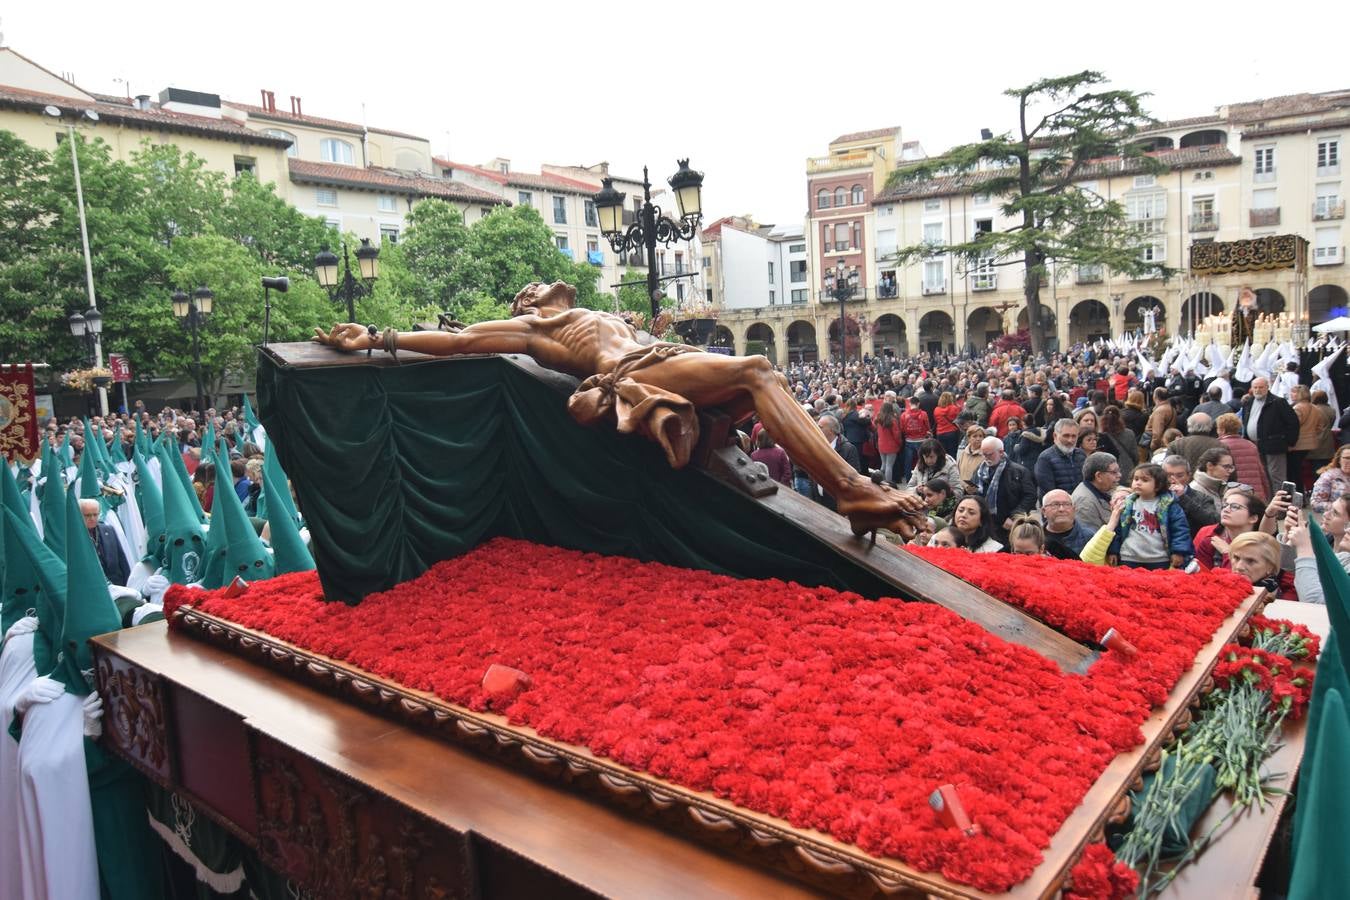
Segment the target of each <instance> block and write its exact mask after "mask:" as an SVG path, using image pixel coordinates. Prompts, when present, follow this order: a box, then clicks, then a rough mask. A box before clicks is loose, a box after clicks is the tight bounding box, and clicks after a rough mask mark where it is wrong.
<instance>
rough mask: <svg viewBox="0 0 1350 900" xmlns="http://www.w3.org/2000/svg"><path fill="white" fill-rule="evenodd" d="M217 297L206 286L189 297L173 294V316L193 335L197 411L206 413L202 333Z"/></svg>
mask: <svg viewBox="0 0 1350 900" xmlns="http://www.w3.org/2000/svg"><path fill="white" fill-rule="evenodd" d="M215 299H216V295H215V294H214V293H212V292H211V289H210V288H208V287H206V286H205V285H203V286H201V287H199V288H197V289H196V290H195V291H193V292H192V295H191V296H188V294H187V293H185V292H184V291H174V292H173V298H172V300H173V314H174V316H176V317H177V318H178V322H179V324H180V325H182V326H183V327H184V328H186V329H187V330H188V331H189V332H191V333H192V372H193V376H194V377H195V378H196V381H197V410H198V411H199V412H203V413H204V412H206V391H205V390H204V389H203V388H202V344H201V332H202V331H203V330H204V329H205V328H206V320H207V319H208V318H210V316H211V306H212V304H213V303H214V302H215Z"/></svg>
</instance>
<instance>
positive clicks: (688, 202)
mask: <svg viewBox="0 0 1350 900" xmlns="http://www.w3.org/2000/svg"><path fill="white" fill-rule="evenodd" d="M679 164H680V168H679V171H677V172H676V173H675V174H674V175H672V176H670V179H669V184H670V187H671V189H672V190H674V191H675V203H676V205H677V206H679V209H680V219H679V221H678V222H676V221H675V220H673V219H671V218H670V217H669V216H665V215H662V213H661V207H659V206H656V205H655V204H653V203H652V185H651V182H650V181H649V180H648V178H647V167H646V166H643V167H642V208H641V209H640V210H638V220H637V221H636V222H634V223H633V224H632V225H629V226H628V228H627V229H625V228H624V227H623V201H624V194H622V193H620V192H619V191H616V190H614V179H612V178H606V179H604V181H603V183H602V185H601V187H600V192H599V193H598V194H596V195H595V198H594V203H595V211H596V213H597V214H598V215H599V217H600V232H601V233H602V234H604V236H605V238H606V239H607V240H608V241H609V246H610V247H612V248H613V249H614V252H615V253H624V252H627V251H629V250H636V249H637V248H638V247H643V248H645V249H646V251H647V297H648V299H650V300H651V303H652V321H653V322H655V321H656V317H657V316H658V315H660V313H661V287H660V282H661V277H660V275H659V274H658V272H657V271H656V245H657V243H658V242H659V243H662V244H665V245H666V246H670V245H671V244H674V243H676V242H677V241H689V240H693V237H694V235H695V234H696V233H697V232H698V223H699V222H700V221H702V220H703V173H702V172H695V171H694V170H693V169H691V168H689V160H687V159H682V160H679ZM681 274H683V273H677V276H676V277H679V276H680V275H681Z"/></svg>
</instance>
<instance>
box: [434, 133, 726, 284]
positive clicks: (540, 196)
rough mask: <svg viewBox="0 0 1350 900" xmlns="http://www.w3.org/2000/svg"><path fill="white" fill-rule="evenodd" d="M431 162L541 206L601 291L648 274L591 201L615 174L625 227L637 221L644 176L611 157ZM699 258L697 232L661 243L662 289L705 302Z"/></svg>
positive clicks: (557, 238) (637, 253) (455, 177)
mask: <svg viewBox="0 0 1350 900" xmlns="http://www.w3.org/2000/svg"><path fill="white" fill-rule="evenodd" d="M433 164H434V166H435V170H436V172H437V174H439V175H440V176H441V177H442V178H445V179H447V180H450V181H452V182H455V183H457V184H465V185H468V186H471V187H473V188H475V189H478V190H483V191H486V192H489V193H492V194H494V195H495V196H497V197H498V198H500V199H501V200H502V201H504V202H507V203H514V204H520V205H524V206H531V207H534V208H535V209H537V210H538V211H539V215H540V216H542V217H543V219H544V223H545V224H546V225H548V226H549V228H551V229H552V230H553V240H554V243H556V244H557V246H558V249H559V250H561V251H562V252H563V253H564V254H565V255H566V256H567V257H568V258H570V259H573V260H576V261H578V262H587V263H589V264H590V265H592V266H594V267H595V272H596V279H597V285H596V286H597V289H598V290H599V291H600V292H601V293H608V294H613V293H616V292H617V287H618V285H619V284H620V283H621V282H623V281H625V280H630V281H631V280H636V279H637V278H639V277H645V276H646V267H647V263H646V259H645V252H644V251H643V250H642V249H641V248H638V249H636V250H632V251H627V252H624V253H615V252H614V251H613V249H612V248H611V247H610V245H609V241H608V240H607V239H606V238H605V236H604V235H603V234H601V233H600V220H599V217H598V216H597V214H596V211H595V204H594V202H593V201H592V198H593V197H594V196H595V194H596V192H598V191H599V190H600V187H601V179H603V178H610V179H612V180H613V182H614V188H615V190H617V191H620V192H622V193H624V194H625V195H626V197H625V201H626V204H627V206H628V209H627V210H626V211H625V213H624V219H623V222H624V225H625V226H628V225H631V224H633V223H634V222H635V221H637V215H638V211H639V210H640V209H641V208H642V202H643V187H642V181H641V180H640V179H636V178H631V177H624V176H620V175H616V174H614V173H612V172H611V171H610V169H609V163H607V162H601V163H597V164H595V165H592V166H569V165H558V164H553V163H544V164H543V165H541V166H540V171H539V172H522V171H519V170H517V169H515V168H513V167H512V166H511V161H510V160H509V159H504V158H501V157H498V158H495V159H493V160H491V161H489V162H486V163H484V164H482V165H471V164H467V163H458V162H453V161H451V160H448V159H442V158H439V157H437V158H435V159H434V160H433ZM662 193H664V192H663V191H660V190H656V191H654V193H653V202H658V203H659V200H660V196H659V195H660V194H662ZM698 259H699V245H698V239H697V237H695V239H694V241H692V242H690V243H687V244H684V243H679V244H675V245H672V246H671V247H664V246H658V247H657V250H656V260H655V264H656V266H657V272H658V275H659V276H660V277H661V278H662V279H663V282H662V284H663V290H664V291H665V293H666V295H667V296H668V297H670V298H672V299H674V300H675V301H676V302H677V303H680V304H685V303H690V302H693V301H695V300H700V301H701V300H702V298H703V296H704V294H703V291H704V288H703V279H702V273H701V271H700V269H699V266H698ZM625 275H626V276H627V278H626V279H625Z"/></svg>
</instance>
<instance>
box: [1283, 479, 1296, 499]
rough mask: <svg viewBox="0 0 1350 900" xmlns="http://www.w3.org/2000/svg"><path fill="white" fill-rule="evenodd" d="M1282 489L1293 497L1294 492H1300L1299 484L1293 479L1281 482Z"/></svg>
mask: <svg viewBox="0 0 1350 900" xmlns="http://www.w3.org/2000/svg"><path fill="white" fill-rule="evenodd" d="M1280 490H1282V491H1284V492H1285V493H1286V494H1288V495H1289V497H1290V498H1291V499H1292V498H1293V496H1294V494H1296V493H1298V486H1297V485H1295V484H1294V483H1293V482H1292V481H1284V482H1281V483H1280Z"/></svg>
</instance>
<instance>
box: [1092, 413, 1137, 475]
mask: <svg viewBox="0 0 1350 900" xmlns="http://www.w3.org/2000/svg"><path fill="white" fill-rule="evenodd" d="M1097 434H1098V440H1097V449H1098V450H1105V451H1106V452H1107V453H1110V454H1112V455H1114V456H1115V458H1116V459H1117V460H1118V461H1119V462H1120V480H1121V481H1129V480H1130V475H1131V474H1132V473H1133V472H1134V467H1135V466H1137V465H1139V443H1138V441H1136V440H1135V437H1134V432H1133V431H1130V429H1129V428H1127V427H1125V419H1124V417H1123V416H1122V414H1121V411H1120V407H1119V406H1108V407H1106V409H1104V410H1102V415H1101V418H1100V419H1099V420H1098V422H1097Z"/></svg>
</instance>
